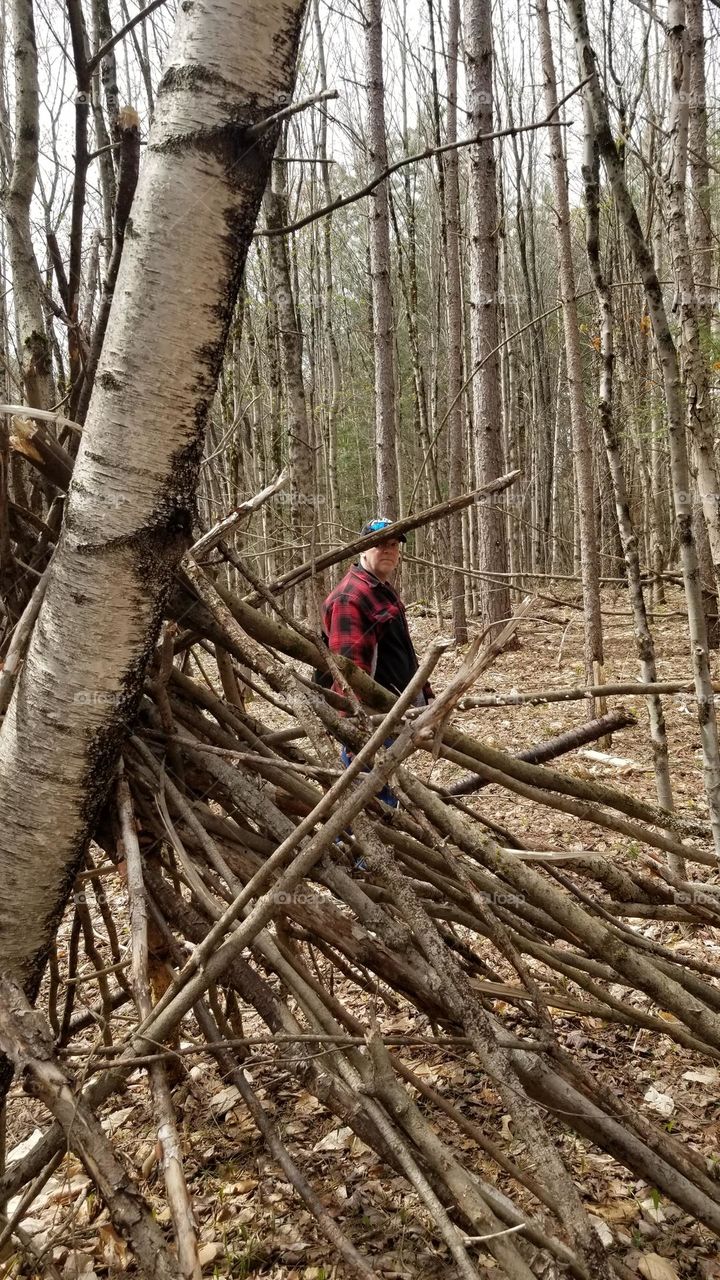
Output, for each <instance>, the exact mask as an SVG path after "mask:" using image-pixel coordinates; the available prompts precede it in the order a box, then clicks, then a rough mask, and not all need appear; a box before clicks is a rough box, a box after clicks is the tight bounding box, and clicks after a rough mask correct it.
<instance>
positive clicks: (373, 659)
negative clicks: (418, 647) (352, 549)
mask: <svg viewBox="0 0 720 1280" xmlns="http://www.w3.org/2000/svg"><path fill="white" fill-rule="evenodd" d="M390 523H391V521H390V520H387V519H385V518H384V517H383V516H380V517H378V518H377V519H376V520H369V521H368V522H367V524H366V525H364V527H363V530H362V532H363V534H366V533H377V534H378V535H382V531H383V529H386V528H387V526H388V525H389V524H390ZM405 541H406V539H405V535H404V534H400V536H399V538H398V537H390V538H383V537H382V536H379V537H378V541H377V543H376V544H375V545H374V546H372V547H368V549H367V550H366V551H364V552H363V553H362V555H361V556H360V560H359V563H358V564H354V565H353V566H352V568H351V569H350V570H349V571H348V572H347V573H346V574H345V577H344V578H343V580H342V582H340V583H339V584H338V586H337V587H335V589H334V590H333V591H331V592H330V595H329V596H328V597H327V599H326V601H325V603H324V605H323V628H324V631H325V635H326V636H327V643H328V647H329V649H330V650H331V651H332V652H333V653H339V654H342V655H343V657H345V658H351V659H352V661H353V662H354V663H355V664H356V665H357V666H358V667H361V668H362V670H363V671H367V673H368V675H371V676H372V677H373V679H374V680H377V682H378V684H381V685H382V686H383V688H384V689H388V690H389V691H390V693H394V694H399V693H402V691H403V689H404V688H405V686H406V685H407V684H408V683H409V682H410V680H411V679H412V677H413V676H414V674H415V672H416V671H417V668H418V660H417V656H416V654H415V649H414V647H413V642H412V640H411V638H410V631H409V630H408V624H407V618H406V616H405V606H404V604H403V602H402V600H401V599H400V596H399V595H398V593H397V591H396V590H395V588H394V587H393V586H392V585H391V582H390V579H391V578H392V576H393V574H394V573H395V570H396V569H397V567H398V563H399V560H400V544H401V543H402V542H405ZM432 697H433V692H432V689H431V688H430V685H429V684H426V685H425V688H424V689H423V691H422V693H421V694H419V695H418V700H417V701H418V705H424V704H425V703H426V702H427V701H428V700H429V699H430V698H432Z"/></svg>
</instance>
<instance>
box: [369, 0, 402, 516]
mask: <svg viewBox="0 0 720 1280" xmlns="http://www.w3.org/2000/svg"><path fill="white" fill-rule="evenodd" d="M365 62H366V68H367V102H368V147H369V152H370V174H371V176H374V175H376V174H379V173H382V172H383V171H384V170H385V169H387V164H388V158H387V141H386V137H385V87H384V81H383V60H382V10H381V0H366V3H365ZM370 282H371V291H372V317H373V349H374V355H375V474H376V485H377V502H378V511H379V512H380V513H381V514H382V515H384V516H388V517H389V518H390V519H391V520H392V519H396V518H397V516H398V515H399V514H400V510H399V479H398V466H397V455H396V434H397V433H396V417H395V358H394V325H393V300H392V291H391V288H390V220H389V212H388V190H387V183H386V182H381V183H380V184H379V185H378V186H377V187H376V188H375V190H374V192H373V194H372V195H371V196H370Z"/></svg>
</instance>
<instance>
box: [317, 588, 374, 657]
mask: <svg viewBox="0 0 720 1280" xmlns="http://www.w3.org/2000/svg"><path fill="white" fill-rule="evenodd" d="M326 630H327V636H328V648H329V649H330V650H331V651H332V653H339V654H341V655H342V656H343V657H344V658H350V660H351V661H352V662H354V663H355V665H356V666H358V667H361V668H362V670H363V671H366V672H367V673H368V675H370V674H371V672H372V668H373V660H374V657H375V649H376V647H377V641H376V637H375V627H374V625H373V621H372V618H371V617H369V616H368V613H367V611H366V610H365V609H364V608H363V605H362V603H361V602H360V601H358V600H351V599H349V598H348V597H347V596H341V597H340V598H339V599H338V600H335V601H334V603H333V607H332V610H330V611H329V616H328V617H327V618H326Z"/></svg>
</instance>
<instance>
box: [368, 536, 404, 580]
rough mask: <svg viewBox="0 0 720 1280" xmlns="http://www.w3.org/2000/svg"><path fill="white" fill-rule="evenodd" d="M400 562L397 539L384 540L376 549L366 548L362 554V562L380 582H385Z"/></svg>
mask: <svg viewBox="0 0 720 1280" xmlns="http://www.w3.org/2000/svg"><path fill="white" fill-rule="evenodd" d="M399 560H400V541H399V539H398V538H384V539H383V541H382V542H378V544H377V546H376V547H368V549H367V551H364V552H363V562H364V563H365V565H366V567H367V568H368V569H369V570H370V572H371V573H374V574H375V577H376V578H379V579H380V581H381V582H387V579H388V578H390V577H392V575H393V573H394V572H395V570H396V569H397V567H398V563H399Z"/></svg>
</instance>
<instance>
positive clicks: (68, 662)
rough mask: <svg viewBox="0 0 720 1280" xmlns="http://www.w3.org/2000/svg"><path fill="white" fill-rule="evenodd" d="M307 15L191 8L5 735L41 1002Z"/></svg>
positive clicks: (180, 524) (154, 622)
mask: <svg viewBox="0 0 720 1280" xmlns="http://www.w3.org/2000/svg"><path fill="white" fill-rule="evenodd" d="M302 9H303V5H302V0H262V3H250V2H249V0H214V2H213V3H212V4H205V3H200V2H199V0H198V2H197V3H192V4H188V5H184V6H181V7H180V10H179V17H178V22H177V26H176V30H175V34H174V37H173V41H172V44H171V47H170V53H169V59H168V65H167V67H166V70H165V74H164V76H163V79H162V82H161V85H160V88H159V90H158V95H157V102H156V110H155V117H154V121H153V126H152V130H151V134H150V139H149V144H148V146H147V148H146V152H145V157H144V166H143V169H142V171H141V174H140V181H139V185H138V189H137V194H136V197H135V203H134V206H133V212H132V217H131V219H130V221H129V223H128V227H127V231H126V236H125V251H124V254H123V259H122V264H121V267H120V273H119V277H118V281H117V286H116V289H115V296H114V302H113V307H112V311H111V315H110V321H109V325H108V329H107V335H106V339H105V344H104V348H103V355H102V359H101V361H100V366H99V370H98V375H97V379H96V383H95V390H94V393H93V397H92V400H91V402H90V407H89V411H88V417H87V422H86V427H85V431H84V433H83V437H82V444H81V447H80V452H79V454H78V459H77V463H76V467H75V474H74V477H73V482H72V485H71V488H70V493H69V497H68V504H67V514H66V520H65V526H64V530H63V533H62V536H61V539H60V543H59V546H58V550H57V552H56V556H55V560H54V563H53V569H52V576H51V580H50V583H49V585H48V589H47V594H46V597H45V601H44V603H43V606H42V609H41V612H40V616H39V618H38V621H37V624H36V626H35V631H34V634H33V637H32V641H31V644H30V647H29V650H28V656H27V658H26V662H25V666H24V668H23V671H22V674H21V676H20V680H19V682H18V685H17V688H16V691H15V695H14V698H13V701H12V703H11V705H10V708H9V710H8V712H7V715H6V717H5V721H4V723H3V725H2V729H1V730H0V965H1V966H2V969H3V970H4V971H5V972H10V973H12V974H14V975H15V976H17V977H18V978H19V979H20V980H21V981H22V982H23V983H24V984H25V986H26V988H28V989H29V990H30V991H34V990H35V989H36V987H37V982H38V979H39V975H40V973H41V970H42V963H43V959H44V955H45V952H46V950H47V947H48V944H49V941H50V938H51V936H52V931H53V928H54V926H55V924H56V922H57V920H58V917H59V915H60V912H61V910H62V907H63V903H64V899H65V896H66V894H67V891H68V886H69V885H71V884H72V880H73V874H74V870H75V867H76V865H77V863H78V859H79V858H80V857H81V856H82V853H83V850H84V847H85V844H86V841H87V838H88V833H89V830H90V827H91V824H92V822H93V821H94V819H95V817H96V815H97V813H98V811H99V808H100V806H101V804H102V803H103V800H104V797H105V794H106V791H107V786H108V783H109V781H110V778H111V776H112V772H113V770H114V767H115V762H116V759H117V756H118V752H119V750H120V747H121V744H122V741H123V738H124V736H125V734H126V732H127V728H128V723H129V721H130V720H131V718H132V716H133V713H134V711H135V708H136V705H137V701H138V699H139V696H140V691H141V687H142V680H143V674H144V670H145V667H146V664H147V661H148V658H149V655H150V653H151V650H152V646H153V643H154V640H155V637H156V634H157V631H158V629H159V625H160V620H161V616H162V609H163V605H164V600H165V597H166V594H167V591H168V589H169V586H170V582H171V579H172V575H173V571H174V568H175V566H176V564H177V562H178V560H179V558H180V556H181V554H182V552H183V550H184V548H185V547H186V545H187V543H188V541H189V537H190V533H191V529H192V512H193V503H194V490H195V484H196V479H197V472H198V465H199V459H200V454H201V450H202V445H203V436H204V428H205V420H206V415H207V411H208V408H209V405H210V402H211V400H212V396H213V393H214V388H215V381H216V377H217V373H218V369H219V364H220V360H221V358H222V353H223V348H224V343H225V338H226V334H227V329H228V326H229V323H230V318H231V315H232V309H233V305H234V300H235V293H236V285H237V281H238V279H239V275H240V272H241V270H242V267H243V265H244V261H245V257H246V254H247V248H248V245H249V242H250V237H251V235H252V231H253V227H254V224H255V218H256V216H257V210H258V207H259V203H260V200H261V197H262V191H263V188H264V186H265V182H266V179H267V175H268V171H269V166H270V159H271V153H272V147H273V145H274V141H275V133H274V131H272V130H271V131H269V132H268V133H267V134H265V135H264V137H263V138H262V139H261V140H260V141H259V142H258V141H257V140H253V144H252V145H251V146H248V145H247V143H246V141H245V139H244V127H245V125H251V124H254V123H256V122H258V121H259V120H261V119H262V118H264V117H265V116H268V115H271V114H272V113H273V112H274V111H277V109H278V107H279V106H281V105H283V104H284V103H285V102H286V101H287V98H288V96H289V93H290V91H291V88H292V82H293V71H294V64H295V54H296V48H297V40H298V31H299V25H300V21H301V17H302Z"/></svg>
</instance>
